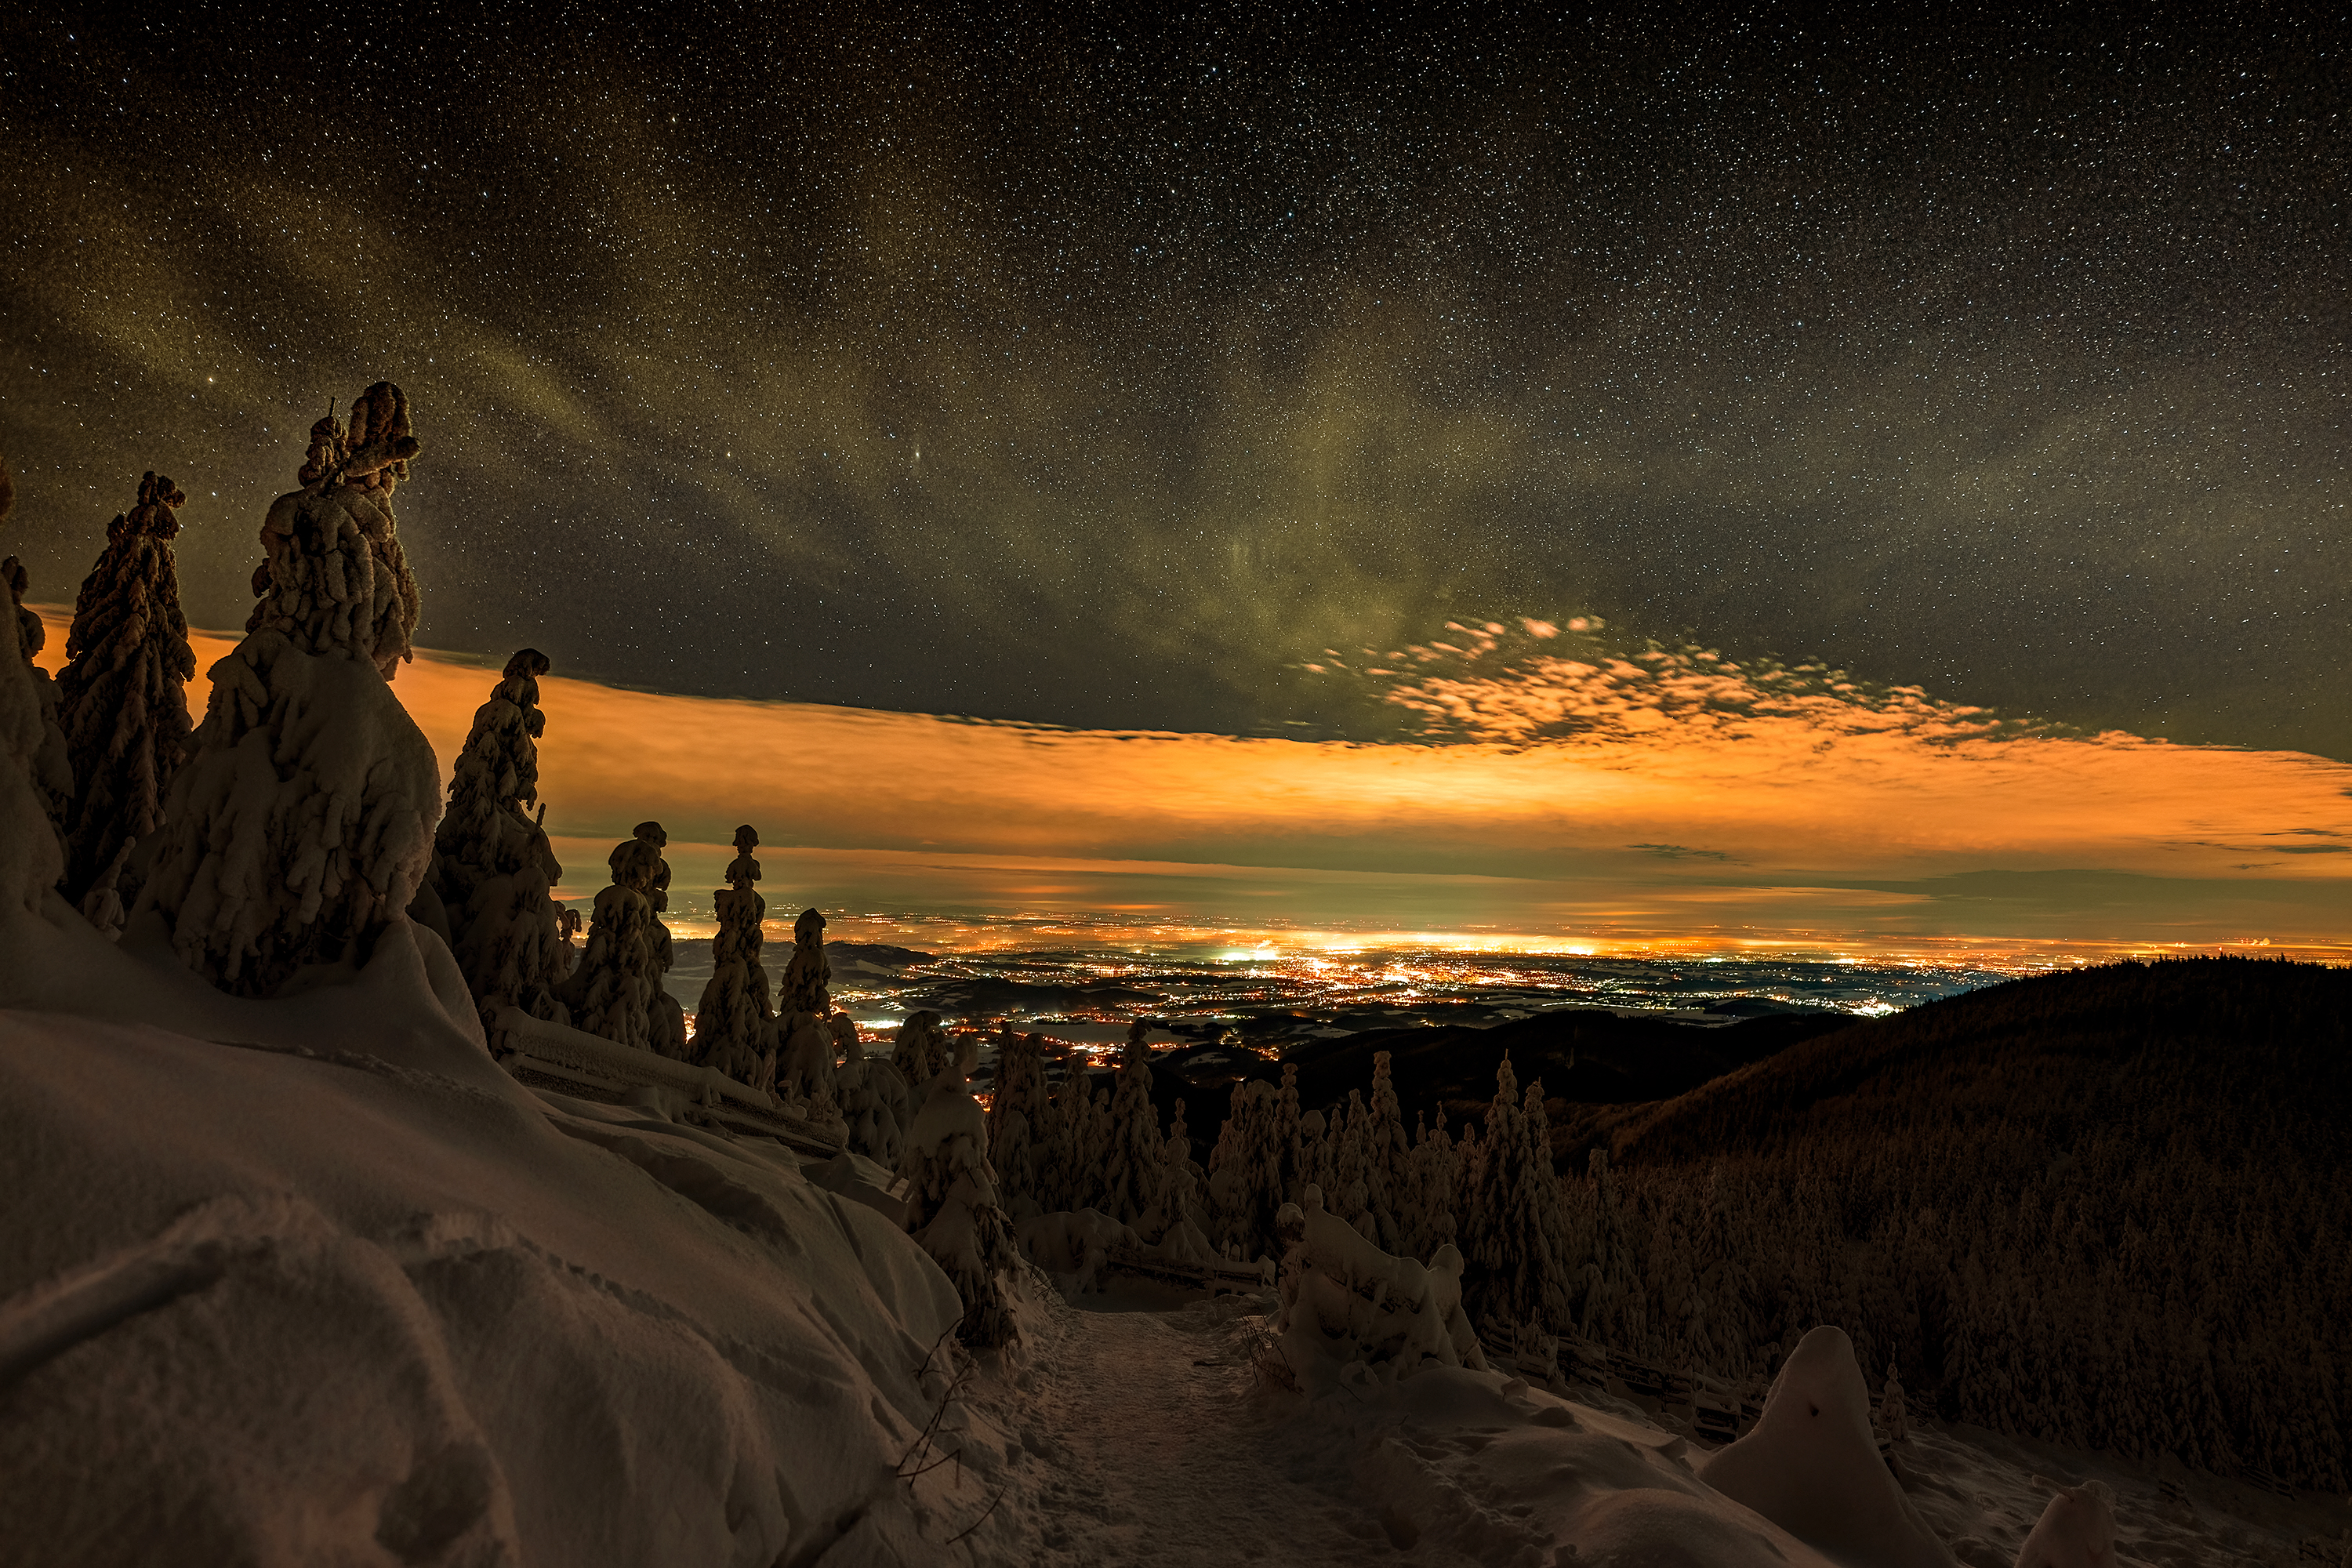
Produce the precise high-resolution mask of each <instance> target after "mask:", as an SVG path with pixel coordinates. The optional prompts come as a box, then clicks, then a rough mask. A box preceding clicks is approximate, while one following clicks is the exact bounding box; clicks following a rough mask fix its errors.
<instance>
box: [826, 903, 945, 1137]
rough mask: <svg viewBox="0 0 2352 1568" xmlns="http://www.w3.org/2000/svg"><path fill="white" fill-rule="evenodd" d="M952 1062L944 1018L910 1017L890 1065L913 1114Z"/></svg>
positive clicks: (932, 1015) (934, 1015) (900, 1029)
mask: <svg viewBox="0 0 2352 1568" xmlns="http://www.w3.org/2000/svg"><path fill="white" fill-rule="evenodd" d="M814 914H816V911H815V910H809V911H808V913H807V914H803V916H801V926H806V925H807V924H808V918H809V915H814ZM800 929H801V927H800V926H796V927H795V928H794V932H793V934H794V936H795V938H796V939H797V937H798V934H799V931H800ZM814 929H815V930H816V931H823V930H824V916H823V915H817V919H816V925H815V928H814ZM800 962H801V950H800V948H799V946H798V945H797V943H796V945H795V947H794V950H793V963H800ZM815 962H816V963H819V964H823V963H824V949H823V947H822V945H821V944H820V945H819V947H818V951H817V956H816V960H815ZM949 1059H950V1057H949V1052H948V1037H947V1031H946V1030H944V1029H942V1028H940V1016H939V1015H938V1014H937V1013H934V1012H932V1011H930V1010H929V1008H925V1009H924V1010H923V1011H921V1012H919V1013H909V1014H908V1015H907V1021H906V1022H905V1023H903V1024H901V1025H899V1026H898V1041H897V1043H896V1044H894V1045H893V1046H892V1047H891V1050H890V1063H891V1065H892V1066H893V1067H895V1068H898V1076H899V1077H900V1078H901V1079H905V1080H906V1083H907V1095H908V1110H909V1111H910V1113H911V1112H919V1111H920V1110H922V1109H923V1095H924V1094H925V1092H926V1091H928V1090H929V1088H930V1084H931V1080H932V1079H935V1078H937V1077H939V1076H940V1072H941V1071H943V1070H944V1069H945V1068H946V1067H947V1065H948V1062H949Z"/></svg>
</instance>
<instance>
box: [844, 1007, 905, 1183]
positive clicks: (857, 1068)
mask: <svg viewBox="0 0 2352 1568" xmlns="http://www.w3.org/2000/svg"><path fill="white" fill-rule="evenodd" d="M834 1018H835V1021H836V1023H840V1022H846V1021H847V1020H846V1019H845V1018H844V1016H843V1015H841V1014H839V1013H835V1015H834ZM835 1038H836V1040H838V1039H840V1031H839V1029H838V1028H836V1029H835ZM844 1043H845V1047H846V1049H845V1055H844V1057H843V1060H842V1063H841V1067H840V1068H839V1069H838V1076H837V1080H836V1082H835V1089H834V1094H835V1099H836V1100H837V1101H838V1102H839V1104H840V1107H841V1117H842V1121H843V1123H844V1125H845V1127H846V1129H847V1135H848V1141H849V1148H850V1150H851V1151H852V1152H855V1153H859V1154H863V1155H865V1156H866V1158H867V1159H869V1160H872V1161H874V1162H875V1163H877V1164H880V1165H884V1166H887V1167H888V1168H890V1169H892V1170H896V1169H897V1168H898V1158H899V1155H900V1154H901V1153H902V1152H904V1150H905V1140H906V1130H907V1128H908V1124H909V1123H911V1122H912V1121H914V1116H915V1113H914V1110H913V1109H912V1108H911V1106H910V1105H909V1103H908V1098H909V1097H908V1092H907V1082H906V1079H902V1078H900V1077H899V1076H898V1068H896V1067H894V1066H892V1065H891V1062H890V1058H887V1057H885V1056H880V1055H868V1054H867V1053H866V1047H865V1045H864V1043H863V1042H861V1041H860V1040H859V1039H858V1038H857V1032H856V1028H855V1027H854V1026H853V1027H852V1028H851V1030H850V1032H849V1036H848V1038H847V1040H846V1041H845V1042H844Z"/></svg>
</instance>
